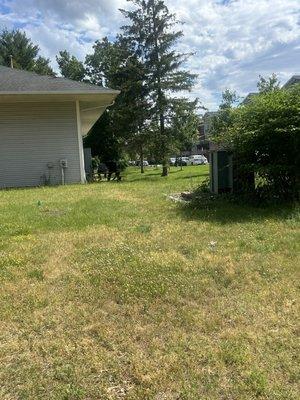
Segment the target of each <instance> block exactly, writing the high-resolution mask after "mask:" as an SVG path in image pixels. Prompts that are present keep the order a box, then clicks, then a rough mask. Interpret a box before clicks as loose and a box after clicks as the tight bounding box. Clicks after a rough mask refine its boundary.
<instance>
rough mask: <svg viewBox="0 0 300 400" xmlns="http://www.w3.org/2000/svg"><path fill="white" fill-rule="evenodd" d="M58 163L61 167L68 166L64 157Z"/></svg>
mask: <svg viewBox="0 0 300 400" xmlns="http://www.w3.org/2000/svg"><path fill="white" fill-rule="evenodd" d="M59 163H60V166H61V167H62V168H68V161H67V160H66V159H63V160H60V161H59Z"/></svg>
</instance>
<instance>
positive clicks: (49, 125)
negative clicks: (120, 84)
mask: <svg viewBox="0 0 300 400" xmlns="http://www.w3.org/2000/svg"><path fill="white" fill-rule="evenodd" d="M118 93H119V91H116V90H111V89H106V88H102V87H99V86H95V85H90V84H86V83H81V82H75V81H72V80H69V79H65V78H55V77H50V76H40V75H37V74H35V73H33V72H27V71H22V70H18V69H12V68H7V67H3V66H0V188H7V187H21V186H38V185H41V184H45V183H49V184H60V183H64V182H65V183H75V182H84V181H85V170H84V156H83V145H82V137H83V136H84V135H86V134H87V133H88V131H89V130H90V128H91V127H92V126H93V125H94V123H95V122H96V121H97V119H98V118H99V117H100V115H101V114H102V113H103V112H104V110H105V109H106V108H107V107H108V106H109V105H111V104H112V103H113V101H114V99H115V97H116V96H117V95H118Z"/></svg>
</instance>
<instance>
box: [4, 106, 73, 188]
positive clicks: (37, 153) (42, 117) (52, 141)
mask: <svg viewBox="0 0 300 400" xmlns="http://www.w3.org/2000/svg"><path fill="white" fill-rule="evenodd" d="M77 132H78V131H77V119H76V103H75V102H61V103H5V104H4V103H0V188H5V187H22V186H38V185H41V184H43V182H44V181H45V177H47V178H48V177H49V169H48V168H47V164H48V163H53V164H54V168H53V169H51V179H50V183H51V184H59V183H61V170H60V166H59V161H60V160H61V159H67V161H68V168H67V170H66V174H65V181H66V183H74V182H80V160H79V144H78V133H77Z"/></svg>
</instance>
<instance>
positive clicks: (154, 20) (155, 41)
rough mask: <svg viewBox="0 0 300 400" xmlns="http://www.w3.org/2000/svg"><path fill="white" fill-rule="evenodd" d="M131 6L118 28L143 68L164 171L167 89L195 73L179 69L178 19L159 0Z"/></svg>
mask: <svg viewBox="0 0 300 400" xmlns="http://www.w3.org/2000/svg"><path fill="white" fill-rule="evenodd" d="M131 2H132V3H133V5H134V6H135V8H134V9H133V10H129V11H126V10H121V12H122V13H123V15H124V16H125V17H126V18H127V19H128V20H129V25H126V26H124V27H123V28H122V31H123V35H124V37H125V38H126V39H127V40H128V41H129V42H130V43H132V47H133V49H134V50H135V54H136V56H137V57H138V59H139V60H140V62H141V64H142V65H144V66H145V69H146V80H145V85H146V86H147V87H148V88H149V100H150V104H151V110H150V111H151V124H152V126H153V125H156V127H157V128H156V129H154V131H156V132H158V135H156V136H157V138H158V140H159V148H160V153H161V157H162V160H161V161H162V164H163V172H162V175H163V176H166V175H167V174H168V168H167V164H168V156H169V154H170V151H171V149H172V146H171V144H172V143H171V142H172V141H170V136H169V134H168V126H167V125H168V119H169V118H170V115H169V112H170V110H171V107H170V105H171V103H172V101H173V98H172V96H171V93H174V92H181V91H184V90H190V89H191V88H192V86H193V84H194V81H195V78H196V76H195V75H193V74H191V73H189V72H188V71H185V70H183V69H181V67H182V65H183V64H184V62H185V61H186V60H187V58H188V56H189V55H190V54H183V53H179V52H176V51H175V45H176V43H177V41H178V39H180V38H181V37H182V35H183V33H182V31H180V30H179V31H175V30H174V29H175V26H176V25H177V24H178V21H177V20H176V18H175V15H174V14H171V13H170V12H169V10H168V8H167V7H166V5H165V4H164V2H163V1H162V0H131Z"/></svg>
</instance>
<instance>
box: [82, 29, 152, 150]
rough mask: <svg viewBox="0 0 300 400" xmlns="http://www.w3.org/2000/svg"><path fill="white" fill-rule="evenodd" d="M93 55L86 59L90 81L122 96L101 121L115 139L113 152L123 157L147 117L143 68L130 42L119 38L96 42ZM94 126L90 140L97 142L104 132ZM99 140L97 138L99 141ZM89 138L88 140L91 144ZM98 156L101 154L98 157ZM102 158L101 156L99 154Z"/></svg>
mask: <svg viewBox="0 0 300 400" xmlns="http://www.w3.org/2000/svg"><path fill="white" fill-rule="evenodd" d="M93 50H94V52H93V53H92V54H89V55H88V56H87V57H86V68H87V76H88V77H89V79H90V81H91V82H93V83H94V84H97V85H99V86H109V87H113V88H114V89H119V90H120V91H121V93H120V94H119V96H118V97H117V98H116V101H115V103H114V105H113V106H112V107H110V109H109V111H106V114H107V115H106V116H103V121H106V122H107V121H108V115H109V127H107V128H108V129H109V130H110V131H111V135H112V136H113V137H115V138H116V140H115V141H114V144H115V145H116V146H117V147H118V149H115V152H116V153H118V154H122V151H123V150H124V149H125V148H126V144H127V146H128V144H129V145H130V146H132V145H133V142H134V141H136V144H135V146H136V148H139V149H143V148H144V146H138V143H141V138H142V137H143V138H145V136H144V132H145V128H146V125H147V120H148V118H149V107H148V103H147V101H148V100H147V95H148V88H147V86H145V85H144V82H145V68H144V66H143V64H142V63H141V62H140V61H139V59H138V57H137V56H136V54H135V53H134V51H133V49H132V47H131V43H130V42H128V41H127V40H126V39H125V38H123V37H122V36H121V35H119V36H118V37H117V39H116V41H115V42H110V41H109V40H108V39H107V38H104V39H102V40H101V41H97V42H96V43H95V45H94V47H93ZM98 127H100V122H99V125H98V126H97V125H95V127H94V128H93V129H92V131H93V132H92V137H93V138H94V139H95V140H96V141H98V140H100V138H101V136H102V135H103V131H101V130H100V129H98ZM98 137H99V138H98ZM91 140H92V139H91V138H89V139H87V141H86V143H87V142H89V144H90V145H93V142H92V141H91ZM98 149H99V147H98ZM99 155H100V154H99ZM100 156H101V155H100Z"/></svg>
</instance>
